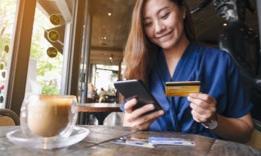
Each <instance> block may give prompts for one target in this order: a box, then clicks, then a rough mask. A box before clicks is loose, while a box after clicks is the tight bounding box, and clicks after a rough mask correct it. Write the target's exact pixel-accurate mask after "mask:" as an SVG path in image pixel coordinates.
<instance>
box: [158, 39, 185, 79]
mask: <svg viewBox="0 0 261 156" xmlns="http://www.w3.org/2000/svg"><path fill="white" fill-rule="evenodd" d="M188 44H189V41H188V39H187V38H186V36H185V35H183V37H181V39H180V40H179V41H178V43H176V45H175V46H173V47H172V48H170V49H163V52H164V55H165V58H166V62H167V65H168V70H169V73H170V76H171V77H173V74H174V72H175V70H176V66H177V64H178V62H179V60H180V58H181V56H182V55H183V53H184V52H185V49H186V48H187V46H188Z"/></svg>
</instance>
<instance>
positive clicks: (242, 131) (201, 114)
mask: <svg viewBox="0 0 261 156" xmlns="http://www.w3.org/2000/svg"><path fill="white" fill-rule="evenodd" d="M188 100H189V101H190V102H191V104H190V107H191V109H192V111H191V113H192V116H193V119H194V120H195V121H196V122H199V123H203V124H204V123H209V122H210V121H211V120H216V121H217V123H218V126H217V127H216V128H215V129H213V132H215V133H216V134H217V135H218V136H220V137H222V138H224V139H228V140H233V141H238V142H247V141H248V139H249V138H250V135H251V132H252V130H253V123H252V119H251V116H250V115H249V114H246V115H244V116H243V117H240V118H228V117H224V116H222V115H219V114H217V113H216V105H217V103H216V100H215V99H214V98H213V97H211V96H209V95H207V94H202V93H197V94H190V96H188Z"/></svg>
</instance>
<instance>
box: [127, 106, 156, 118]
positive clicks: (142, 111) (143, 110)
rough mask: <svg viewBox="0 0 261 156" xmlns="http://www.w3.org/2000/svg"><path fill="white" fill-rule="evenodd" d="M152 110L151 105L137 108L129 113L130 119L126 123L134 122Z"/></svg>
mask: <svg viewBox="0 0 261 156" xmlns="http://www.w3.org/2000/svg"><path fill="white" fill-rule="evenodd" d="M152 110H154V105H153V104H147V105H144V106H142V107H141V108H138V109H136V110H134V111H133V112H132V113H131V118H129V119H128V122H131V121H134V120H136V119H138V118H140V116H142V115H143V114H145V113H147V112H149V111H152Z"/></svg>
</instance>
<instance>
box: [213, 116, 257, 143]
mask: <svg viewBox="0 0 261 156" xmlns="http://www.w3.org/2000/svg"><path fill="white" fill-rule="evenodd" d="M217 116H218V117H217V119H218V120H217V121H218V127H217V128H216V129H214V130H213V131H214V132H215V133H216V134H218V135H219V136H220V137H222V138H225V139H229V140H234V141H237V142H242V143H245V142H247V141H248V140H249V138H250V136H251V133H252V130H253V123H252V119H251V116H250V114H247V115H244V116H243V117H240V118H227V117H224V116H221V115H217Z"/></svg>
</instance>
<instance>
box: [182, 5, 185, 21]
mask: <svg viewBox="0 0 261 156" xmlns="http://www.w3.org/2000/svg"><path fill="white" fill-rule="evenodd" d="M182 18H183V19H185V18H186V8H185V7H183V8H182Z"/></svg>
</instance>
